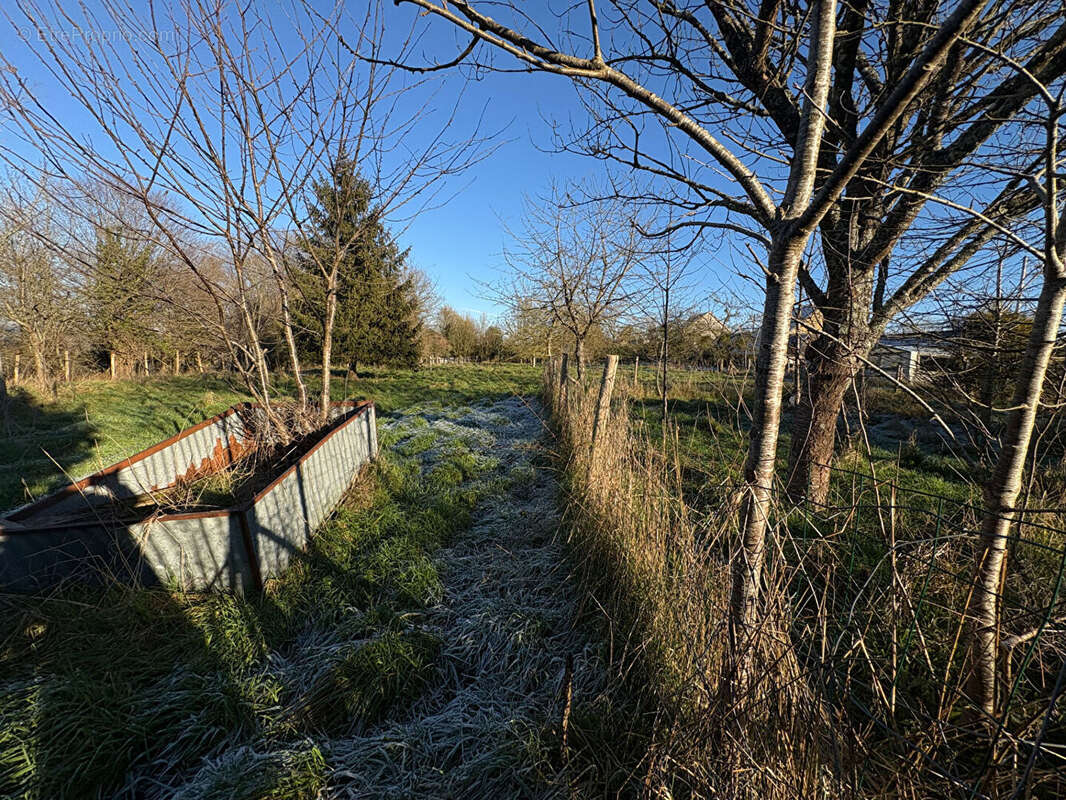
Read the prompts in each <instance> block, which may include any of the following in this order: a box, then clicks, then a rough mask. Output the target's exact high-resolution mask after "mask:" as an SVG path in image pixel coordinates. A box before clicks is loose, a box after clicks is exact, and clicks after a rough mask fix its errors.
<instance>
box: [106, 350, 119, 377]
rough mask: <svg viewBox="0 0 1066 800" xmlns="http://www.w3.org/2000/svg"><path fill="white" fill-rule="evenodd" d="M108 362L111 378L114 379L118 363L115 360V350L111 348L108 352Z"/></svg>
mask: <svg viewBox="0 0 1066 800" xmlns="http://www.w3.org/2000/svg"><path fill="white" fill-rule="evenodd" d="M109 357H110V362H109V365H108V371H109V372H110V373H111V380H114V379H115V378H116V377H117V375H118V365H117V364H116V362H115V351H114V350H112V351H110V353H109Z"/></svg>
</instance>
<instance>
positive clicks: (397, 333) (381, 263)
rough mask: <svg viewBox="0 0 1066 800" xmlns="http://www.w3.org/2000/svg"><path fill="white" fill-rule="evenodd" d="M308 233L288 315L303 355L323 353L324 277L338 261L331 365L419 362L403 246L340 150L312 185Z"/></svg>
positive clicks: (414, 306) (369, 189)
mask: <svg viewBox="0 0 1066 800" xmlns="http://www.w3.org/2000/svg"><path fill="white" fill-rule="evenodd" d="M314 192H315V199H316V203H315V205H314V207H313V208H312V209H311V212H310V221H311V224H312V227H313V230H314V233H313V235H312V236H311V237H310V239H309V240H308V241H305V242H302V243H301V244H300V246H299V248H298V250H297V253H296V257H295V259H294V264H293V267H294V269H293V273H294V274H293V277H294V282H295V284H296V288H297V291H296V292H295V300H294V304H293V305H294V308H293V317H294V322H295V327H296V331H297V337H298V343H299V346H300V349H301V350H302V356H306V357H308V358H311V359H315V358H318V357H320V356H321V353H322V343H323V342H322V339H323V335H324V333H323V332H324V330H325V310H326V302H325V298H326V288H327V279H326V274H324V273H328V271H329V270H330V269H331V267H332V266H333V265H334V264H336V265H337V267H338V270H337V313H336V318H335V320H334V329H333V360H334V363H337V364H344V363H347V364H348V365H349V366H350V367H351V368H352V370H354V371H358V365H359V364H397V365H403V366H413V365H415V364H416V363H417V362H418V337H419V331H420V328H421V323H420V322H419V320H418V314H417V310H418V301H417V298H416V295H415V292H414V285H413V282H412V281H411V279H410V278H409V277H408V275H407V256H408V252H409V251H408V250H401V249H400V247H399V246H398V245H397V244H396V242H395V240H394V239H393V237H392V234H391V233H390V232H389V230H388V229H387V228H386V227H385V225H384V223H383V221H382V218H381V216H382V215H381V210H380V208H378V207H377V206H375V205H374V195H373V188H372V187H371V185H370V183H369V182H368V181H367V180H366V179H365V178H363V177H361V176H360V175H359V174H358V172H357V169H356V165H355V164H354V163H353V162H352V161H351V160H350V159H348V158H347V157H345V156H344V155H343V154H341V155H340V156H339V157H338V158H337V159H336V160H335V162H334V164H333V166H332V168H331V169H330V172H329V174H328V176H326V177H324V178H323V179H321V180H319V181H317V182H316V183H315V185H314Z"/></svg>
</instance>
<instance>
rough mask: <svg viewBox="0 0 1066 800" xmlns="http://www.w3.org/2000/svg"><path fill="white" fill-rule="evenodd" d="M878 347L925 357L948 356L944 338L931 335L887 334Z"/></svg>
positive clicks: (913, 333) (916, 333)
mask: <svg viewBox="0 0 1066 800" xmlns="http://www.w3.org/2000/svg"><path fill="white" fill-rule="evenodd" d="M877 347H878V348H881V349H885V350H899V351H904V352H908V353H918V354H919V355H924V356H943V355H947V351H946V350H945V349H944V344H943V338H942V337H941V336H940V335H937V334H934V333H932V332H930V333H920V332H912V333H887V334H885V335H884V336H882V337H881V339H880V341H879V342H878V343H877Z"/></svg>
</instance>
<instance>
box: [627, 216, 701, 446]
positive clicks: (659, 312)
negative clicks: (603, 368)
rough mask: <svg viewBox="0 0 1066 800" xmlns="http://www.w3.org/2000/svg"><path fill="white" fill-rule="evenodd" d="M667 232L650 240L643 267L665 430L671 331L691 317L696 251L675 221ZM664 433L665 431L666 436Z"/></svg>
mask: <svg viewBox="0 0 1066 800" xmlns="http://www.w3.org/2000/svg"><path fill="white" fill-rule="evenodd" d="M664 229H665V230H666V231H667V232H666V233H665V234H664V235H663V236H661V237H657V238H654V239H652V240H651V241H652V242H654V243H655V246H654V247H652V248H651V249H650V250H648V251H646V252H645V253H644V254H643V257H642V258H641V265H642V267H643V269H642V273H643V277H644V280H645V281H646V283H647V289H648V291H647V292H645V293H644V295H643V297H644V301H643V303H642V305H643V306H644V307H645V308H646V309H649V310H650V314H648V316H649V317H650V318H651V319H652V320H654V322H655V327H656V328H657V330H658V332H659V348H658V349H659V399H660V401H661V409H662V421H663V425H664V426H665V425H666V420H667V416H668V413H669V405H668V403H669V395H670V380H669V368H668V365H669V361H670V337H671V335H672V333H673V331H672V330H671V329H672V327H673V324H674V322H675V321H676V320H677V318H678V317H679V316H681V315H685V314H688V313H691V311H692V310H693V307H694V306H693V302H692V301H693V296H692V290H693V288H694V287H693V278H694V275H693V273H694V271H695V270H694V258H695V255H696V248H695V247H693V241H692V239H693V237H692V236H688V237H684V240H681V236H680V232H679V231H678V230H677V228H676V227H675V226H674V224H673V219H672V218H669V219H667V221H666V224H665V226H664ZM665 430H666V429H665V427H664V428H663V431H664V435H665Z"/></svg>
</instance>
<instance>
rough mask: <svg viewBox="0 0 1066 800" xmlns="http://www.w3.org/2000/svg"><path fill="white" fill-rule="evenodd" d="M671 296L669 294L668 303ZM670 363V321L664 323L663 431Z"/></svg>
mask: <svg viewBox="0 0 1066 800" xmlns="http://www.w3.org/2000/svg"><path fill="white" fill-rule="evenodd" d="M669 297H670V295H669V294H667V301H666V302H667V303H669V302H670V300H669ZM669 361H670V323H669V321H665V322H663V386H662V390H663V394H662V401H663V402H662V407H663V430H664V431H665V430H666V415H667V402H668V400H667V398H668V396H669V393H670V385H669V382H668V380H667V373H666V370H667V364H668V363H669Z"/></svg>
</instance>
